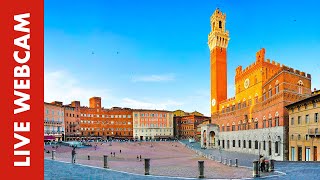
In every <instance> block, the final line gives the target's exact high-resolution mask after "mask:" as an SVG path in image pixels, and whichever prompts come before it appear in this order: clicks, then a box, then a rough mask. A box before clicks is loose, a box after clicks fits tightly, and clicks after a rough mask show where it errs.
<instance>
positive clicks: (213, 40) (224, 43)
mask: <svg viewBox="0 0 320 180" xmlns="http://www.w3.org/2000/svg"><path fill="white" fill-rule="evenodd" d="M226 17H227V15H226V13H223V12H221V11H220V10H219V8H217V9H216V10H215V11H214V13H213V14H212V16H211V18H210V24H211V32H210V33H209V36H208V45H209V49H210V51H211V50H212V49H213V48H214V47H221V48H227V47H228V42H229V40H230V38H229V31H226Z"/></svg>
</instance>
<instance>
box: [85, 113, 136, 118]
mask: <svg viewBox="0 0 320 180" xmlns="http://www.w3.org/2000/svg"><path fill="white" fill-rule="evenodd" d="M81 117H101V118H131V115H104V114H102V115H101V114H81Z"/></svg>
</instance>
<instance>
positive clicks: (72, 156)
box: [44, 8, 320, 179]
mask: <svg viewBox="0 0 320 180" xmlns="http://www.w3.org/2000/svg"><path fill="white" fill-rule="evenodd" d="M226 19H227V15H226V13H224V12H223V10H222V9H219V8H217V9H216V10H215V11H214V12H213V14H212V16H211V17H210V25H211V32H209V35H208V46H209V52H210V92H208V94H210V109H211V117H206V116H204V115H203V114H201V113H199V112H191V113H187V112H184V111H182V110H177V111H167V110H150V109H133V108H130V107H129V108H121V107H113V108H111V109H105V108H103V106H102V103H101V97H92V98H91V99H90V100H89V104H90V105H89V107H86V106H81V105H80V102H79V101H73V102H72V103H70V104H68V105H63V103H62V102H58V101H55V102H52V103H45V112H44V119H45V123H44V130H45V134H44V139H45V149H44V156H45V179H198V178H207V179H248V178H259V177H263V178H266V179H307V178H310V179H316V177H317V178H319V176H320V174H319V168H320V164H318V163H316V161H320V158H319V157H320V151H319V148H320V147H319V146H320V141H319V137H320V136H319V135H318V127H319V124H318V121H319V120H320V119H319V115H318V113H320V108H319V107H320V92H319V91H318V90H316V89H314V90H312V89H311V74H308V72H304V71H303V70H299V69H293V68H291V67H289V66H287V65H283V64H281V63H280V62H275V61H274V60H270V59H268V56H267V50H266V49H264V48H261V49H259V50H257V52H255V56H254V54H253V55H252V57H255V61H253V62H252V63H251V65H249V66H248V67H245V68H244V67H242V66H238V67H237V68H236V69H235V77H234V79H235V83H234V88H235V95H234V97H231V98H227V94H228V92H227V91H228V82H227V76H228V71H227V66H228V62H227V55H228V51H227V50H228V43H229V41H231V39H230V38H229V31H228V30H227V29H228V28H227V23H226ZM230 34H232V32H230ZM301 109H303V110H305V112H301V113H300V110H301ZM307 110H309V111H310V112H309V111H307ZM295 113H300V114H295ZM306 124H310V126H309V125H308V126H305V125H306ZM293 125H294V126H293ZM303 128H307V129H304V130H300V129H303ZM311 141H312V144H310V142H311ZM262 157H263V164H262V161H261V158H262ZM296 161H310V162H308V163H307V162H296ZM262 166H263V167H262Z"/></svg>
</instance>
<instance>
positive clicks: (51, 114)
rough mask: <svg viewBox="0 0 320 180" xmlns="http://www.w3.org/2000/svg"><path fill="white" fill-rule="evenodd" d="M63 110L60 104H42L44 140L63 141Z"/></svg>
mask: <svg viewBox="0 0 320 180" xmlns="http://www.w3.org/2000/svg"><path fill="white" fill-rule="evenodd" d="M64 128H65V126H64V108H63V107H62V102H57V101H55V102H52V103H46V102H45V103H44V140H45V141H64V138H65V137H64V136H65V131H64Z"/></svg>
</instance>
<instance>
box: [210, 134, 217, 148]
mask: <svg viewBox="0 0 320 180" xmlns="http://www.w3.org/2000/svg"><path fill="white" fill-rule="evenodd" d="M215 137H216V133H215V132H214V131H210V132H209V146H210V147H212V146H216V138H215Z"/></svg>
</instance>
